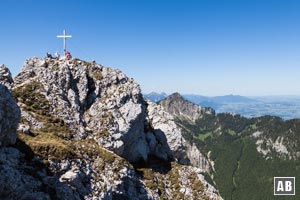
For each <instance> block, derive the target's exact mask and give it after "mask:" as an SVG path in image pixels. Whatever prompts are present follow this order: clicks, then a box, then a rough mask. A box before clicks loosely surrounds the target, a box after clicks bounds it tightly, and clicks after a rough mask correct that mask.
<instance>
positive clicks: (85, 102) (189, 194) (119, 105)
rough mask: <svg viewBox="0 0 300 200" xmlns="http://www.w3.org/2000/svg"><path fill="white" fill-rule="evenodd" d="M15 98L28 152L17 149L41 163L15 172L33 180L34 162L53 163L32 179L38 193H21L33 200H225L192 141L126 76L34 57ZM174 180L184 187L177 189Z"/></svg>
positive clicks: (27, 64) (17, 166)
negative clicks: (211, 182)
mask: <svg viewBox="0 0 300 200" xmlns="http://www.w3.org/2000/svg"><path fill="white" fill-rule="evenodd" d="M12 91H13V93H14V95H15V98H16V99H18V105H19V106H20V107H21V111H22V120H21V122H22V123H21V124H20V126H19V137H20V140H24V144H23V143H21V142H22V141H21V142H20V141H19V144H17V145H16V146H17V148H19V149H20V151H21V150H22V151H24V149H25V150H26V149H27V151H33V152H34V153H35V156H34V158H33V160H29V161H27V163H26V165H24V166H21V163H22V162H24V157H23V155H21V154H20V156H19V157H18V159H16V161H15V162H16V163H18V164H14V166H13V168H12V169H10V170H11V171H14V170H15V171H17V172H18V171H20V174H19V176H20V177H25V178H26V177H29V178H32V176H30V174H26V173H25V172H26V170H24V168H26V167H27V165H30V166H36V165H37V164H36V163H35V161H34V160H39V161H43V162H44V163H47V165H45V166H43V170H42V171H41V172H39V177H36V178H34V177H33V178H32V179H33V181H32V183H33V186H30V187H29V186H28V187H27V188H26V187H25V186H21V188H25V189H22V190H20V191H23V190H28V191H33V192H29V193H28V195H29V196H28V198H32V199H35V198H36V194H37V193H38V192H41V193H43V192H44V194H42V195H41V198H44V199H47V198H48V199H49V198H51V199H74V200H78V199H85V200H95V199H161V198H167V199H172V198H173V199H176V198H177V197H181V196H182V198H184V199H190V198H196V197H197V195H201V197H202V196H203V197H212V198H211V199H218V198H215V197H219V196H218V194H217V191H216V190H215V189H213V187H212V186H210V185H209V184H207V183H206V182H205V181H204V179H203V180H202V177H201V176H200V173H201V172H203V171H205V165H204V164H203V163H204V161H203V159H202V157H201V155H200V156H197V155H196V154H197V153H199V152H198V151H197V150H196V149H195V148H191V147H190V146H189V144H188V143H187V142H186V141H185V139H184V138H183V136H182V130H181V129H180V127H179V126H177V125H176V123H175V121H174V117H173V116H172V115H171V114H169V113H167V112H166V111H164V109H163V108H162V106H160V105H157V104H155V103H151V102H147V101H145V100H144V99H143V97H142V94H141V90H140V87H139V85H138V84H137V83H135V82H134V81H133V79H130V78H128V77H127V76H126V75H125V74H124V73H122V72H121V71H119V70H117V69H112V68H107V67H104V66H101V65H99V64H97V63H95V62H92V63H89V62H85V61H82V60H79V59H71V60H66V59H60V60H56V59H40V58H35V57H34V58H30V59H28V60H27V61H26V62H25V63H24V66H23V68H22V71H21V72H20V73H19V74H18V75H17V76H16V78H15V79H14V87H13V88H12ZM17 143H18V142H17ZM20 144H21V145H20ZM28 148H29V149H28ZM190 149H191V150H190ZM189 151H190V152H191V153H189ZM22 153H23V152H22ZM27 153H28V152H26V151H24V154H25V157H26V154H27ZM27 157H28V156H27ZM0 158H1V152H0ZM30 159H32V158H30ZM171 161H172V162H171ZM173 161H175V162H178V163H180V164H185V165H189V164H191V163H192V164H194V165H195V166H197V165H199V167H200V166H201V167H203V169H199V168H193V170H192V168H191V169H190V168H189V167H188V166H183V165H179V164H177V163H174V162H173ZM5 162H6V161H5ZM133 163H134V164H133ZM153 163H154V164H153ZM136 165H137V166H139V165H142V168H141V169H140V168H139V167H137V166H136ZM143 165H146V166H144V167H145V168H143ZM153 165H154V166H153ZM165 165H166V166H167V170H166V171H161V168H163V169H164V168H166V166H165ZM173 166H176V167H173ZM0 167H1V164H0ZM168 167H170V168H168ZM34 169H35V168H34ZM143 170H145V174H143ZM164 170H165V169H164ZM197 170H198V171H197ZM17 172H16V173H17ZM21 172H22V173H21ZM23 172H24V173H23ZM46 172H49V174H47V173H46ZM166 173H167V174H168V176H166V177H165V176H164V175H165V174H166ZM195 173H197V174H199V176H198V175H195ZM178 174H181V175H182V177H183V178H182V179H181V178H180V177H178ZM174 175H176V176H175V177H174ZM192 177H193V181H190V180H189V179H191V178H192ZM0 179H1V178H0ZM174 180H178V181H179V182H180V183H181V185H180V187H177V185H176V187H174V186H172V184H171V182H172V181H174ZM0 181H1V180H0ZM11 182H12V180H11ZM158 182H159V183H160V184H157V183H158ZM193 182H195V183H197V186H199V188H197V187H193ZM185 183H187V184H185ZM206 184H207V186H206ZM41 185H42V186H47V187H46V190H45V191H41V190H40V189H39V188H43V187H39V186H41ZM154 185H156V186H155V187H154ZM162 185H163V186H162ZM203 186H205V187H203ZM171 187H172V190H171V189H170V188H171ZM207 188H210V189H207ZM15 189H16V187H14V188H13V189H12V190H15ZM209 191H211V192H209ZM173 193H174V194H173ZM0 194H1V193H0ZM175 194H176V195H179V196H176V195H175ZM30 195H31V196H30ZM161 195H162V196H161ZM6 197H9V195H8V194H7V195H6Z"/></svg>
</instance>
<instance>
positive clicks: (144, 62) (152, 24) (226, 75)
mask: <svg viewBox="0 0 300 200" xmlns="http://www.w3.org/2000/svg"><path fill="white" fill-rule="evenodd" d="M0 8H1V12H0V27H1V33H0V36H1V37H0V63H3V64H5V65H6V66H7V67H9V68H10V69H11V71H12V74H13V75H14V76H15V75H16V74H17V73H18V72H19V71H20V69H21V67H22V64H23V63H24V61H25V59H26V58H29V57H32V56H38V57H44V56H45V53H46V52H51V53H54V52H55V51H57V50H58V51H60V53H61V54H62V40H61V39H57V38H56V35H58V34H61V33H62V30H63V29H67V33H69V34H71V35H73V38H72V39H70V40H68V47H69V50H70V52H71V53H72V54H73V56H74V57H78V58H80V59H84V60H87V61H92V60H96V61H97V62H98V63H100V64H102V65H104V66H109V67H114V68H119V69H121V70H122V71H123V72H125V73H126V74H127V75H128V76H130V77H133V78H134V79H135V80H136V81H137V82H138V83H140V85H141V88H142V91H143V92H144V93H148V92H151V91H156V92H162V91H164V92H167V93H172V92H175V91H178V92H180V93H185V94H186V93H194V94H201V95H210V96H213V95H225V94H239V95H247V96H251V95H300V1H296V0H294V1H292V0H197V1H196V0H195V1H192V0H181V1H179V0H72V1H71V0H65V1H63V0H52V1H47V0H18V1H17V0H1V4H0Z"/></svg>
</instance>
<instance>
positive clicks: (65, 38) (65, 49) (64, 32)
mask: <svg viewBox="0 0 300 200" xmlns="http://www.w3.org/2000/svg"><path fill="white" fill-rule="evenodd" d="M56 37H57V38H63V39H64V52H66V51H67V38H71V37H72V35H66V30H63V35H58V36H56Z"/></svg>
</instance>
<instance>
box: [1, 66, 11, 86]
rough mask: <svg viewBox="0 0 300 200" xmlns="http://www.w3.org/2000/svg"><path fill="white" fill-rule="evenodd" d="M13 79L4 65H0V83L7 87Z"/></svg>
mask: <svg viewBox="0 0 300 200" xmlns="http://www.w3.org/2000/svg"><path fill="white" fill-rule="evenodd" d="M13 82H14V80H13V78H12V76H11V73H10V71H9V69H8V68H7V67H6V66H5V65H0V84H3V85H5V86H6V87H8V88H11V85H12V84H13Z"/></svg>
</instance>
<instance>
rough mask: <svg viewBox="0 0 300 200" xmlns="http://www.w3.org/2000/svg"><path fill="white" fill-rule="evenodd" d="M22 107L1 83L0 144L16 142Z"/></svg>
mask: <svg viewBox="0 0 300 200" xmlns="http://www.w3.org/2000/svg"><path fill="white" fill-rule="evenodd" d="M19 119H20V109H19V107H18V105H17V104H16V102H15V100H14V99H13V97H12V96H11V93H10V91H9V90H8V89H7V88H6V87H5V86H4V85H2V84H0V146H6V145H9V144H14V143H15V141H16V137H17V136H16V129H17V126H18V123H19Z"/></svg>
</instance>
